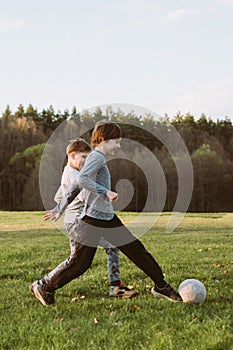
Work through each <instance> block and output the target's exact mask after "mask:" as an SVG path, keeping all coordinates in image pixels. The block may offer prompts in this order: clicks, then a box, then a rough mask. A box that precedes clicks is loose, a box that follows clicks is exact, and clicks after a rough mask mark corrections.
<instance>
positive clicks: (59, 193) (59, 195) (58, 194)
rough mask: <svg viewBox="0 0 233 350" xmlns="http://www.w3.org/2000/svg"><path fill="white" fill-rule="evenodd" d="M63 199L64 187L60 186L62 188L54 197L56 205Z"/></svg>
mask: <svg viewBox="0 0 233 350" xmlns="http://www.w3.org/2000/svg"><path fill="white" fill-rule="evenodd" d="M61 199H62V187H61V186H60V187H59V188H58V190H57V192H56V194H55V196H54V201H55V202H56V203H59V202H60V200H61Z"/></svg>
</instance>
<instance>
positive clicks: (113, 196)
mask: <svg viewBox="0 0 233 350" xmlns="http://www.w3.org/2000/svg"><path fill="white" fill-rule="evenodd" d="M106 196H107V197H108V199H109V200H110V202H115V201H117V199H118V194H117V193H116V192H113V191H107V192H106Z"/></svg>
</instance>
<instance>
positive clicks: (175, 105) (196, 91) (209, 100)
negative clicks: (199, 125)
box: [167, 78, 233, 119]
mask: <svg viewBox="0 0 233 350" xmlns="http://www.w3.org/2000/svg"><path fill="white" fill-rule="evenodd" d="M232 96H233V79H232V78H226V79H222V80H216V81H211V82H207V83H202V84H197V85H196V86H194V87H193V88H192V89H190V90H189V91H187V92H186V93H184V94H183V95H180V96H176V101H174V100H173V101H170V102H171V104H172V110H173V113H176V112H177V111H178V110H179V111H181V112H182V113H186V112H188V111H189V112H191V113H192V114H193V115H194V116H195V117H199V116H200V115H201V114H202V113H205V114H206V115H207V116H209V117H211V118H219V119H222V118H224V117H226V116H228V117H230V118H233V112H232V111H233V99H232ZM167 102H168V105H169V101H167ZM170 107H171V105H170ZM169 110H171V108H169Z"/></svg>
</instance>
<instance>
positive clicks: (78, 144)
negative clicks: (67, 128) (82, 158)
mask: <svg viewBox="0 0 233 350" xmlns="http://www.w3.org/2000/svg"><path fill="white" fill-rule="evenodd" d="M71 152H79V153H86V152H91V146H90V145H89V143H87V142H86V141H85V140H83V139H81V138H80V139H76V140H71V141H70V143H69V145H68V146H67V147H66V154H67V155H69V154H70V153H71Z"/></svg>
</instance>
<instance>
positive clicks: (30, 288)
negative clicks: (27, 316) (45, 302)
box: [29, 281, 39, 295]
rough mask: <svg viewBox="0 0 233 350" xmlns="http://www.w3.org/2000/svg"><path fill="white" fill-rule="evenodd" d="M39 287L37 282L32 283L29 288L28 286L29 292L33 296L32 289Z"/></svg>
mask: <svg viewBox="0 0 233 350" xmlns="http://www.w3.org/2000/svg"><path fill="white" fill-rule="evenodd" d="M38 285H39V281H35V282H33V283H32V284H30V286H29V290H30V291H31V293H32V294H33V295H34V288H35V287H36V286H38Z"/></svg>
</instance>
